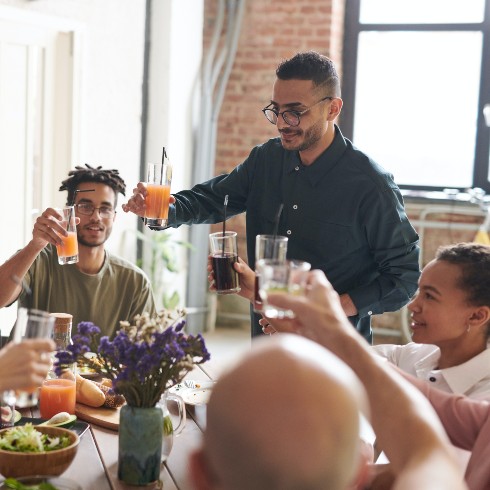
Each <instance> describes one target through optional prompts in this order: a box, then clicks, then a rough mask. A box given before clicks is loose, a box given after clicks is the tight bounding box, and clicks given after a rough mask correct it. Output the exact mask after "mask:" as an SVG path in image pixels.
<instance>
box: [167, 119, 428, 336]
mask: <svg viewBox="0 0 490 490" xmlns="http://www.w3.org/2000/svg"><path fill="white" fill-rule="evenodd" d="M226 194H228V196H229V202H228V216H230V217H231V216H233V215H236V214H239V213H243V212H246V213H247V215H246V224H247V254H248V260H249V264H250V265H251V266H252V268H253V264H254V263H255V237H256V235H258V234H272V233H273V232H274V220H275V216H276V214H277V211H278V209H279V206H280V204H281V203H283V204H284V208H283V211H282V215H281V220H280V223H279V229H278V234H279V235H284V236H287V237H288V238H289V241H288V253H287V255H288V258H291V259H301V260H306V261H308V262H310V263H311V266H312V269H321V270H323V271H324V272H325V274H326V276H327V278H328V279H329V281H330V282H331V283H332V285H333V287H334V288H335V290H336V291H337V292H338V293H339V294H343V293H348V294H349V296H350V297H351V298H352V301H353V302H354V304H355V305H356V307H357V310H358V316H357V317H355V318H351V321H352V323H353V324H354V325H356V327H357V329H358V330H359V331H360V332H361V333H362V335H364V336H365V337H366V339H368V340H371V322H370V316H371V315H372V314H379V313H383V312H385V311H395V310H398V309H400V308H401V307H402V306H403V305H405V304H406V303H407V302H408V301H409V299H410V297H411V296H412V295H413V294H414V292H415V291H416V289H417V281H418V278H419V274H420V272H419V263H418V255H419V248H418V236H417V234H416V232H415V230H414V229H413V227H412V225H411V224H410V222H409V221H408V218H407V216H406V213H405V209H404V205H403V199H402V196H401V194H400V191H399V189H398V187H397V185H396V184H395V183H394V181H393V178H392V176H391V175H390V174H389V173H387V172H386V171H385V170H383V168H381V167H380V166H379V165H377V164H376V163H375V162H374V161H372V160H371V159H370V158H369V157H368V156H366V155H365V154H364V153H362V152H361V151H359V150H358V149H357V148H355V147H354V146H353V145H352V143H351V142H350V141H349V140H347V139H345V138H344V137H343V136H342V134H341V132H340V130H339V129H338V127H336V135H335V139H334V141H333V142H332V144H331V145H330V146H329V147H328V148H327V150H325V151H324V152H323V153H322V154H321V155H320V156H319V157H318V159H317V160H315V162H313V163H312V164H311V165H309V166H305V165H303V164H302V163H301V160H300V157H299V153H298V152H297V151H288V150H285V149H284V148H283V147H282V145H281V142H280V139H279V138H275V139H271V140H269V141H268V142H266V143H264V144H263V145H260V146H257V147H255V148H254V149H253V150H252V151H251V153H250V155H249V157H248V158H247V159H246V160H245V161H244V162H243V163H242V164H240V165H238V166H237V167H236V168H235V169H234V170H233V171H232V172H231V173H229V174H226V175H220V176H218V177H215V178H213V179H211V180H209V181H207V182H204V183H202V184H199V185H196V186H194V187H193V188H192V189H191V190H187V191H182V192H178V193H176V194H174V196H175V198H176V203H175V206H172V207H171V210H170V215H169V218H170V223H171V226H174V227H175V226H179V225H182V224H188V225H191V224H196V223H218V222H220V221H222V219H223V214H222V213H223V201H224V196H225V195H226ZM259 318H260V317H259ZM255 323H256V322H255ZM259 332H261V328H260V326H258V325H257V323H256V325H255V327H254V328H253V333H259Z"/></svg>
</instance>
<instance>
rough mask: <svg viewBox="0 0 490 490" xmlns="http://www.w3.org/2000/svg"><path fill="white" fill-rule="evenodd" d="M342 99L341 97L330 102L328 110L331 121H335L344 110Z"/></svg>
mask: <svg viewBox="0 0 490 490" xmlns="http://www.w3.org/2000/svg"><path fill="white" fill-rule="evenodd" d="M342 105H343V102H342V99H341V98H340V97H335V98H334V99H332V100H331V101H330V106H329V109H328V117H327V119H328V120H329V121H333V120H334V119H336V118H337V117H339V115H340V111H341V110H342Z"/></svg>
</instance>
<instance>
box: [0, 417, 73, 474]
mask: <svg viewBox="0 0 490 490" xmlns="http://www.w3.org/2000/svg"><path fill="white" fill-rule="evenodd" d="M35 428H36V430H38V431H39V432H42V433H44V434H49V435H50V436H68V438H69V439H70V445H69V446H67V447H65V448H63V449H55V450H53V451H44V452H39V453H33V452H30V453H28V452H15V451H7V450H4V449H0V473H1V474H2V475H3V476H4V477H6V478H9V477H12V478H16V477H18V476H29V475H52V476H59V475H61V474H62V473H63V472H64V471H65V470H66V469H67V468H68V467H69V466H70V464H71V463H72V461H73V459H74V458H75V455H76V453H77V450H78V444H79V443H80V438H79V437H78V434H76V433H75V432H73V431H71V430H69V429H64V428H62V427H49V426H39V425H37V426H36V427H35ZM8 430H9V429H2V430H0V436H3V435H4V432H6V431H8Z"/></svg>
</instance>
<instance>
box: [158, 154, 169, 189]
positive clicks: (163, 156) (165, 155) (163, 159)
mask: <svg viewBox="0 0 490 490" xmlns="http://www.w3.org/2000/svg"><path fill="white" fill-rule="evenodd" d="M165 158H167V159H168V156H167V152H166V151H165V147H163V151H162V171H161V173H160V185H162V184H163V165H164V163H165Z"/></svg>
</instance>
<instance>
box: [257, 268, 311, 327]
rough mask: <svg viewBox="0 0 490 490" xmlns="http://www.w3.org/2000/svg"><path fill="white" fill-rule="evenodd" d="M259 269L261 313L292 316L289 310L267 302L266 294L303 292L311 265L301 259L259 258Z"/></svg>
mask: <svg viewBox="0 0 490 490" xmlns="http://www.w3.org/2000/svg"><path fill="white" fill-rule="evenodd" d="M257 268H258V270H259V273H260V276H259V293H260V297H261V298H262V302H263V310H262V312H263V314H264V315H265V316H268V317H269V318H294V313H293V312H292V311H291V310H284V309H282V308H278V307H277V306H273V305H270V304H268V302H267V296H268V294H269V293H274V294H281V293H283V294H295V295H300V294H304V292H305V287H306V279H307V275H308V271H309V270H310V268H311V265H310V264H309V263H308V262H304V261H302V260H286V261H280V260H273V259H261V260H259V261H258V262H257Z"/></svg>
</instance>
